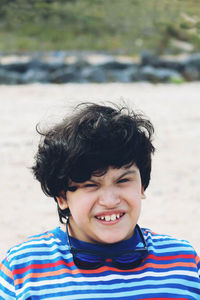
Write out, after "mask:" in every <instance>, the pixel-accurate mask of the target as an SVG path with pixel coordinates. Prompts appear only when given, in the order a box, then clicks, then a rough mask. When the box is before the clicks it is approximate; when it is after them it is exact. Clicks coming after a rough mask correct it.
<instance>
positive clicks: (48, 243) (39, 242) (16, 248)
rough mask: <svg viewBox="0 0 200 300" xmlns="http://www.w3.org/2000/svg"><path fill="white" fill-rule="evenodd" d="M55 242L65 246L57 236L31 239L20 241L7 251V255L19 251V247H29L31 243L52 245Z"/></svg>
mask: <svg viewBox="0 0 200 300" xmlns="http://www.w3.org/2000/svg"><path fill="white" fill-rule="evenodd" d="M55 243H58V244H59V246H65V245H62V244H61V241H60V240H59V239H58V238H53V237H51V238H49V239H48V240H46V239H41V240H31V241H27V242H24V243H22V244H20V245H18V246H15V247H13V248H11V249H10V252H9V255H11V256H12V253H13V252H15V251H19V250H20V249H23V248H24V247H29V246H32V245H42V244H45V245H50V244H53V245H54V244H55ZM14 254H15V253H14Z"/></svg>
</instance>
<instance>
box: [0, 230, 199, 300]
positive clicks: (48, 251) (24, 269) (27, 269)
mask: <svg viewBox="0 0 200 300" xmlns="http://www.w3.org/2000/svg"><path fill="white" fill-rule="evenodd" d="M142 231H143V234H144V237H145V240H146V243H147V246H148V255H147V257H145V259H144V260H143V262H142V263H141V265H140V266H138V267H137V268H135V269H129V270H120V269H117V268H115V267H113V266H112V265H106V264H105V265H104V266H102V267H100V268H97V269H95V270H81V269H78V268H77V267H76V265H74V262H73V258H72V254H71V253H70V252H69V246H68V242H67V236H66V233H64V232H63V231H62V230H61V229H60V228H59V227H58V228H56V229H54V230H51V231H48V232H46V233H44V234H40V235H37V236H34V237H31V238H29V239H28V240H27V241H25V242H24V243H22V244H20V245H18V246H16V247H13V248H12V249H11V250H10V251H9V252H8V254H7V257H6V258H5V259H4V260H3V262H2V264H1V268H0V299H4V300H11V299H21V300H22V299H52V300H55V299H57V300H62V299H69V300H73V299H88V300H89V299H90V300H93V299H124V300H126V299H132V300H134V299H140V300H152V299H159V300H167V299H179V300H180V299H181V300H186V299H190V300H198V299H200V259H199V258H198V256H197V254H196V252H195V251H194V249H193V248H192V246H191V245H190V244H189V243H188V242H186V241H181V240H177V239H174V238H172V237H169V236H166V235H159V234H155V233H153V232H151V231H150V230H149V229H142Z"/></svg>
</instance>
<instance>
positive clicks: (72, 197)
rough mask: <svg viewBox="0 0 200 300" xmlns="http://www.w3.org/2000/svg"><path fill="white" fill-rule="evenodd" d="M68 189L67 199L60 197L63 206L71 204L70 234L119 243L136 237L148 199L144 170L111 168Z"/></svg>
mask: <svg viewBox="0 0 200 300" xmlns="http://www.w3.org/2000/svg"><path fill="white" fill-rule="evenodd" d="M69 186H70V187H77V189H76V190H75V191H74V192H71V191H67V192H66V199H67V200H65V199H63V198H58V204H59V206H60V208H61V209H66V208H67V207H69V209H70V212H71V216H70V221H69V224H70V226H69V232H70V235H71V236H73V237H75V238H77V239H79V240H82V241H85V242H90V243H109V244H111V243H116V242H119V241H122V240H125V239H128V238H130V237H131V236H132V234H133V230H134V228H135V226H136V224H137V221H138V218H139V216H140V210H141V199H143V198H145V195H144V189H143V187H142V185H141V177H140V171H139V169H138V168H137V167H136V166H135V165H132V166H131V167H129V168H125V167H122V168H120V169H114V168H111V167H110V168H109V169H108V171H107V172H106V173H105V174H104V175H103V176H100V177H96V176H92V177H91V178H90V180H88V181H86V182H83V183H76V182H72V181H71V182H70V183H69Z"/></svg>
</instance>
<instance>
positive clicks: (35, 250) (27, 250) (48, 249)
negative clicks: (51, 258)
mask: <svg viewBox="0 0 200 300" xmlns="http://www.w3.org/2000/svg"><path fill="white" fill-rule="evenodd" d="M55 250H56V251H61V250H62V251H66V250H69V249H68V247H67V246H58V245H52V246H49V247H44V246H43V247H37V248H36V247H33V248H31V247H30V248H25V249H22V250H21V251H18V252H17V254H16V253H13V254H10V255H9V256H8V258H9V260H11V259H12V258H13V257H14V258H16V259H18V258H17V257H18V256H21V255H26V254H28V255H30V253H32V252H33V253H39V254H40V253H41V252H46V253H47V255H49V254H50V253H51V252H53V251H55Z"/></svg>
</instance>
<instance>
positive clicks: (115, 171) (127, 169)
mask: <svg viewBox="0 0 200 300" xmlns="http://www.w3.org/2000/svg"><path fill="white" fill-rule="evenodd" d="M138 172H139V169H138V167H137V166H136V165H135V164H132V165H131V166H122V167H121V168H115V167H112V166H109V167H108V169H107V170H106V171H105V172H103V174H102V175H101V171H99V170H97V171H95V172H94V173H93V175H91V177H90V178H89V179H88V180H99V181H100V180H104V178H107V177H109V178H113V179H115V178H119V177H121V176H124V175H126V174H136V173H138ZM95 174H99V175H95ZM88 180H86V181H88ZM72 182H73V180H71V179H69V183H72Z"/></svg>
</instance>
